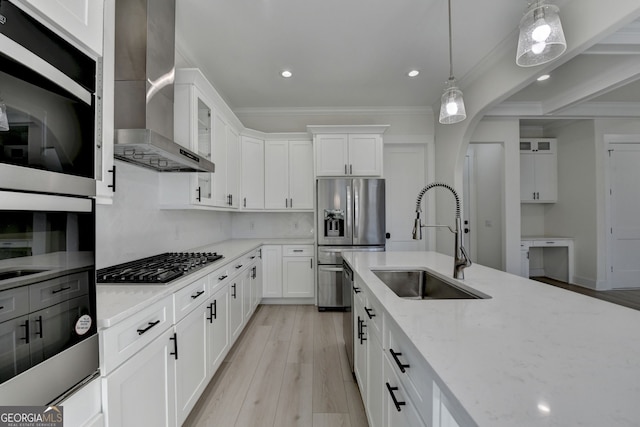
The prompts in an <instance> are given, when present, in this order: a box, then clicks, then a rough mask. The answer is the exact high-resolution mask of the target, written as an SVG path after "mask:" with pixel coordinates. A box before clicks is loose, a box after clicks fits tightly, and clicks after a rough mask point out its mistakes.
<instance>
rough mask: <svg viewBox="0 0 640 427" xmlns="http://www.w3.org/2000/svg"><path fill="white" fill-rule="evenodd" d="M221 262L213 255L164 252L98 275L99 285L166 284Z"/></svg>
mask: <svg viewBox="0 0 640 427" xmlns="http://www.w3.org/2000/svg"><path fill="white" fill-rule="evenodd" d="M221 258H224V257H223V256H222V255H218V253H216V252H167V253H164V254H160V255H154V256H151V257H148V258H142V259H139V260H136V261H131V262H127V263H124V264H118V265H114V266H112V267H107V268H103V269H100V270H98V271H97V279H98V283H150V284H153V283H156V284H163V283H169V282H171V281H173V280H175V279H177V278H179V277H182V276H184V275H186V274H189V273H192V272H194V271H196V270H198V269H200V268H202V267H204V266H206V265H208V264H211V263H212V262H214V261H217V260H219V259H221Z"/></svg>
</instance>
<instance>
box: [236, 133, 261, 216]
mask: <svg viewBox="0 0 640 427" xmlns="http://www.w3.org/2000/svg"><path fill="white" fill-rule="evenodd" d="M241 149H242V162H241V163H242V165H241V169H242V179H241V185H242V208H246V209H264V141H262V140H260V139H256V138H252V137H249V136H242V148H241Z"/></svg>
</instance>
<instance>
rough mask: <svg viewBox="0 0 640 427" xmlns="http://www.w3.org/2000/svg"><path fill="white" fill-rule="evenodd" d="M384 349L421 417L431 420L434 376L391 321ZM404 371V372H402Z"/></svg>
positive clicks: (388, 325)
mask: <svg viewBox="0 0 640 427" xmlns="http://www.w3.org/2000/svg"><path fill="white" fill-rule="evenodd" d="M384 348H385V351H384V352H385V357H386V358H387V361H388V362H389V364H390V365H391V367H392V368H393V371H394V372H395V374H396V375H397V376H398V379H399V380H400V382H401V383H402V385H403V386H404V388H405V389H406V391H407V393H408V394H409V395H411V399H412V400H413V401H414V403H415V404H416V407H417V408H418V412H420V416H421V417H422V419H424V420H430V419H431V416H432V393H433V375H432V374H431V371H430V369H429V367H428V366H427V364H426V362H425V361H424V359H422V357H421V356H420V355H419V354H418V351H417V350H416V349H415V347H414V346H413V344H411V343H410V342H409V340H408V339H407V338H406V336H405V335H404V333H402V332H401V331H400V328H398V326H397V325H396V324H395V323H393V322H392V321H390V320H388V321H387V322H386V323H385V345H384ZM392 352H393V353H392ZM401 366H402V367H401ZM403 370H404V372H402V371H403Z"/></svg>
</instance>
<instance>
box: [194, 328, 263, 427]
mask: <svg viewBox="0 0 640 427" xmlns="http://www.w3.org/2000/svg"><path fill="white" fill-rule="evenodd" d="M246 332H247V334H246V339H245V340H242V341H240V340H239V341H238V343H237V344H238V346H239V349H238V351H237V356H236V357H235V358H234V360H233V362H227V363H229V365H228V366H227V369H225V370H224V372H222V375H218V373H216V375H215V376H214V378H213V379H212V381H213V382H214V387H212V388H211V389H210V390H211V394H210V395H207V396H204V395H203V397H201V398H200V399H203V398H204V399H206V400H207V404H206V405H204V407H202V412H201V414H200V416H198V422H197V423H196V424H188V422H189V423H190V422H191V421H190V420H189V419H188V420H187V422H185V424H184V425H197V426H213V425H216V426H223V425H224V426H232V425H234V424H235V422H236V419H237V418H238V415H239V413H240V408H241V407H242V404H243V402H244V399H245V396H246V394H247V391H248V390H249V385H250V384H251V381H252V380H253V377H254V373H255V371H256V369H257V366H258V363H259V361H260V359H261V357H262V353H263V351H264V348H265V345H266V343H267V339H268V338H269V335H270V334H271V326H261V325H256V326H255V327H252V328H250V329H249V330H248V331H246ZM207 389H209V388H207ZM189 418H191V414H190V415H189Z"/></svg>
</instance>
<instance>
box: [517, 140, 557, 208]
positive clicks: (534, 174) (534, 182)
mask: <svg viewBox="0 0 640 427" xmlns="http://www.w3.org/2000/svg"><path fill="white" fill-rule="evenodd" d="M556 143H557V142H556V140H555V139H535V140H533V139H532V140H520V200H521V202H522V203H554V202H557V201H558V165H557V151H556Z"/></svg>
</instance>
